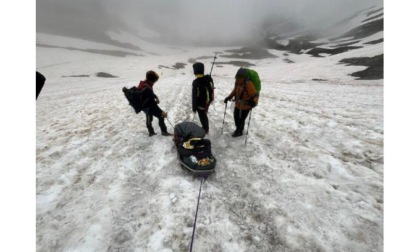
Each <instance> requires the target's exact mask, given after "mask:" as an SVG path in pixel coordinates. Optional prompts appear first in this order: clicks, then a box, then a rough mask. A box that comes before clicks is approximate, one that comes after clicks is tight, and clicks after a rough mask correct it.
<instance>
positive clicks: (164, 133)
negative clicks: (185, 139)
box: [162, 132, 173, 136]
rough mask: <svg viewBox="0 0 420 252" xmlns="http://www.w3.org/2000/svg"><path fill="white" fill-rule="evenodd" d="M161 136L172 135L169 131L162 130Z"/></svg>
mask: <svg viewBox="0 0 420 252" xmlns="http://www.w3.org/2000/svg"><path fill="white" fill-rule="evenodd" d="M162 136H173V135H172V134H171V133H168V132H162Z"/></svg>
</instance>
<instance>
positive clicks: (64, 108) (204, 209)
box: [36, 34, 383, 251]
mask: <svg viewBox="0 0 420 252" xmlns="http://www.w3.org/2000/svg"><path fill="white" fill-rule="evenodd" d="M48 37H51V35H48ZM43 38H44V39H43ZM38 40H39V41H40V42H45V43H47V42H48V41H50V44H53V45H67V46H72V47H76V48H84V49H86V48H89V46H90V45H91V44H89V43H90V42H83V43H82V42H81V41H77V40H72V41H71V44H69V43H70V42H68V41H67V40H66V39H65V38H63V37H55V38H54V40H50V39H49V38H47V35H45V34H38ZM61 40H62V41H61ZM66 41H67V42H66ZM61 42H62V43H61ZM78 43H79V44H78ZM92 46H93V45H92ZM140 47H141V45H140ZM159 47H162V51H163V52H165V53H162V54H161V55H151V54H150V53H158V52H159ZM101 49H109V50H115V49H116V48H115V47H113V46H109V48H107V47H106V45H101ZM152 49H153V50H152ZM152 49H151V48H148V50H149V51H148V53H144V52H143V53H144V56H138V57H136V56H127V57H112V56H109V55H100V54H91V53H87V52H82V51H74V50H73V51H70V50H66V49H64V48H45V47H37V70H38V71H40V72H41V73H42V74H44V75H45V76H46V78H47V81H46V84H45V86H44V89H43V90H42V92H41V94H40V96H39V98H38V100H37V128H36V132H37V136H36V147H37V150H36V165H37V174H36V180H37V181H36V182H37V186H36V194H37V196H36V197H37V213H36V216H37V251H187V250H188V249H189V245H190V241H191V234H192V228H193V221H194V213H195V207H196V202H197V196H198V191H199V187H200V180H199V179H197V178H194V177H192V176H191V175H190V174H189V173H188V172H187V171H185V170H183V169H182V168H181V166H180V164H179V161H178V160H177V153H176V150H175V147H174V144H173V142H172V141H171V138H168V137H164V136H161V135H160V134H158V135H156V136H153V137H149V136H148V131H147V128H146V125H145V124H146V122H145V116H144V114H138V115H136V114H135V113H134V110H133V109H132V108H131V107H130V106H129V105H128V102H127V100H126V98H125V97H124V95H123V92H122V91H121V89H122V88H123V87H124V86H126V87H131V86H135V85H137V84H138V82H139V81H140V80H142V79H144V75H145V72H146V71H147V70H150V69H153V70H156V71H157V72H158V73H159V74H160V76H161V77H160V79H159V81H158V82H157V83H156V85H155V87H154V91H155V93H156V94H157V95H158V96H159V98H160V101H161V103H160V107H161V108H162V109H163V110H164V111H167V112H168V113H169V116H168V119H169V121H170V123H172V124H173V125H175V124H176V123H179V122H182V121H185V120H188V121H195V122H196V123H198V124H199V125H200V122H199V120H198V116H194V115H193V113H192V111H191V83H192V81H193V80H194V78H195V77H194V75H193V73H192V64H191V63H189V60H190V59H197V58H198V57H202V56H208V57H212V56H213V55H214V52H223V51H225V50H227V49H231V48H188V49H185V48H170V47H165V46H162V45H161V46H155V48H152ZM381 49H382V44H377V45H365V47H364V48H362V49H357V50H352V51H349V52H346V53H342V54H338V55H334V56H330V57H325V58H315V57H311V56H310V55H305V54H302V55H296V54H287V56H285V55H284V52H282V51H275V50H270V53H272V54H275V55H276V56H278V58H270V59H263V60H248V62H250V63H253V64H255V65H256V66H255V67H252V68H253V69H255V70H256V71H258V73H259V75H260V77H261V79H262V90H261V94H260V102H259V105H258V106H257V107H256V108H255V109H254V110H253V111H252V115H251V116H252V119H251V122H250V127H249V135H248V141H247V145H246V146H245V143H244V142H245V136H243V137H239V138H232V137H231V134H232V132H233V131H234V129H235V127H234V121H233V104H232V103H229V104H228V110H227V113H226V119H225V123H224V128H223V134H222V120H223V115H224V109H225V105H224V103H223V99H224V98H225V97H226V96H227V95H228V94H229V93H230V91H231V90H232V88H233V85H234V75H235V73H236V71H237V69H238V67H237V66H233V65H220V66H215V67H214V69H213V79H214V81H215V86H216V91H215V95H216V99H215V103H214V105H212V106H211V107H210V110H209V120H210V134H209V136H208V139H210V140H211V142H212V150H213V154H214V156H215V157H216V158H217V160H218V163H217V167H216V172H215V174H213V175H212V176H210V177H209V178H208V179H207V180H206V181H205V182H204V184H203V188H202V194H201V200H200V208H199V213H198V220H197V229H196V236H195V241H194V251H382V249H383V83H382V82H383V81H382V80H370V81H365V80H355V79H354V78H353V77H351V76H349V74H350V73H352V72H355V71H360V70H363V69H365V68H366V67H363V66H345V65H343V64H338V61H339V60H340V59H343V58H350V57H358V56H359V57H364V56H372V55H370V54H373V55H377V54H379V53H383V51H381ZM121 50H124V49H121ZM125 50H127V49H125ZM140 53H142V52H140ZM222 56H223V54H222V55H221V56H219V58H218V61H230V60H233V59H227V58H223V57H222ZM286 58H287V59H290V60H292V61H293V62H295V63H286V62H285V61H284V59H286ZM200 61H202V62H203V63H205V65H206V72H207V73H208V72H209V71H210V67H211V62H212V59H211V58H208V59H204V60H200ZM177 62H180V63H186V64H187V65H186V67H185V68H184V69H170V68H163V67H160V68H159V66H167V67H171V66H172V65H174V64H175V63H177ZM97 72H107V73H110V74H112V75H116V76H118V78H98V77H96V76H95V73H97ZM71 75H89V77H84V78H82V77H66V78H65V77H63V76H71ZM248 119H249V117H248ZM169 121H166V124H167V126H168V129H169V131H170V132H172V131H173V129H172V127H171V125H170V123H169ZM246 125H248V120H247V121H246ZM154 128H155V130H156V131H157V132H158V133H159V132H160V130H159V127H158V125H157V120H155V121H154Z"/></svg>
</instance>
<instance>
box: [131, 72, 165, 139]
mask: <svg viewBox="0 0 420 252" xmlns="http://www.w3.org/2000/svg"><path fill="white" fill-rule="evenodd" d="M158 79H159V75H158V74H157V73H156V72H154V71H148V72H147V73H146V80H143V81H140V83H139V85H138V87H137V89H138V90H140V91H141V92H142V97H143V100H144V105H143V107H144V113H145V114H146V127H147V129H148V131H149V136H154V135H156V133H155V130H154V129H153V125H152V122H153V117H154V116H155V117H157V118H158V119H159V127H160V130H161V132H162V135H163V136H172V134H170V133H168V129H167V127H166V125H165V118H166V117H167V116H168V113H166V112H164V111H162V109H161V108H159V106H158V104H159V98H158V97H157V95H156V94H155V93H154V92H153V85H154V84H155V83H156V82H157V81H158Z"/></svg>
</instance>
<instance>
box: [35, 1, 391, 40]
mask: <svg viewBox="0 0 420 252" xmlns="http://www.w3.org/2000/svg"><path fill="white" fill-rule="evenodd" d="M373 5H376V6H383V2H382V1H381V0H207V1H204V0H194V1H191V0H125V1H117V0H114V1H113V0H71V1H68V0H38V1H37V31H38V32H49V33H61V34H62V35H66V34H78V35H80V36H79V37H83V36H85V35H86V36H89V35H91V34H92V33H95V32H93V31H96V32H97V33H98V34H96V36H101V35H100V34H99V33H101V32H103V31H104V30H110V29H114V30H117V29H122V28H125V29H127V30H131V31H132V32H134V31H135V32H138V33H139V34H140V35H143V36H150V35H153V34H160V35H161V37H163V38H165V39H166V40H173V41H211V42H213V41H214V42H217V41H219V42H227V41H241V40H246V39H249V37H250V36H257V34H258V31H259V30H261V27H262V25H263V24H264V23H266V22H267V20H268V19H269V18H271V20H273V19H274V20H276V22H280V21H281V22H285V21H288V22H289V23H290V24H291V25H292V26H293V27H307V26H310V25H313V24H317V25H318V26H326V25H328V24H331V23H334V22H337V21H339V20H341V19H344V18H346V17H348V16H350V15H352V14H354V13H355V12H356V11H358V10H361V9H365V8H367V7H371V6H373ZM150 30H151V31H154V33H151V32H150Z"/></svg>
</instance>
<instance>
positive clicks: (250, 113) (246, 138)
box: [245, 109, 252, 146]
mask: <svg viewBox="0 0 420 252" xmlns="http://www.w3.org/2000/svg"><path fill="white" fill-rule="evenodd" d="M251 116H252V109H251V111H250V112H249V121H248V128H247V129H246V137H245V146H246V141H247V140H248V130H249V124H250V123H251Z"/></svg>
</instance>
